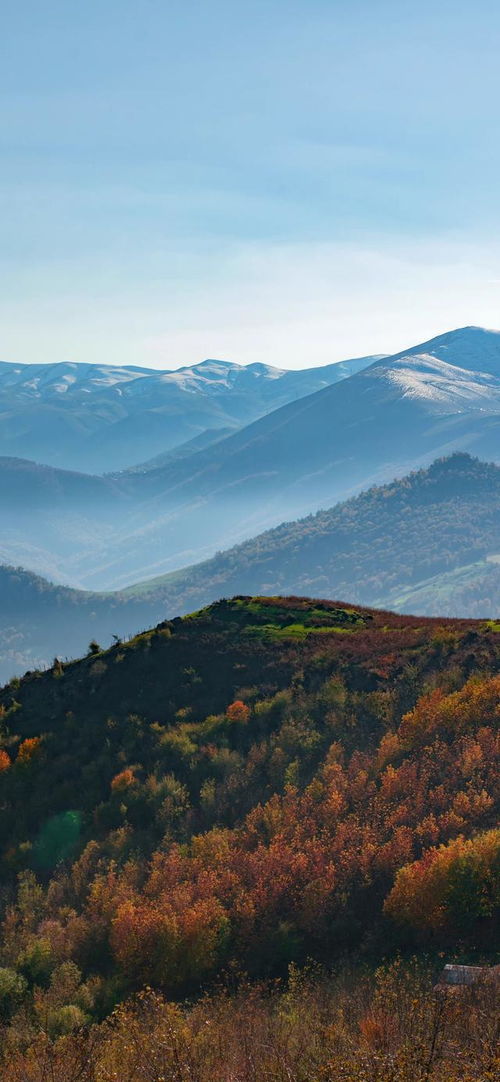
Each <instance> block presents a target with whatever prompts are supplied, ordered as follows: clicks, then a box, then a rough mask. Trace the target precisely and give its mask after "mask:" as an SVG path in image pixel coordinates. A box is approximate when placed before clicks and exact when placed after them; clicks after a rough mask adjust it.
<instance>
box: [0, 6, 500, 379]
mask: <svg viewBox="0 0 500 1082" xmlns="http://www.w3.org/2000/svg"><path fill="white" fill-rule="evenodd" d="M436 9H437V10H436ZM499 55H500V5H498V3H497V0H491V2H490V0H476V3H475V4H471V3H470V0H468V2H467V3H463V2H462V0H455V2H454V3H451V2H448V0H439V2H438V3H436V0H434V2H433V3H429V2H428V0H421V2H420V3H418V4H416V3H409V2H407V0H398V2H393V0H370V2H367V0H341V2H339V0H328V2H326V0H308V2H303V3H300V4H299V3H296V2H295V0H267V3H261V2H260V0H253V2H252V3H247V2H246V0H240V2H233V3H227V2H226V0H212V2H210V0H205V2H204V3H201V2H199V3H194V2H192V0H183V2H182V3H180V2H177V0H86V2H85V3H84V4H79V5H71V4H68V2H67V0H64V2H60V0H57V2H54V0H45V2H44V3H43V4H41V3H40V2H39V0H19V2H17V3H13V2H12V0H6V4H5V6H4V8H3V12H2V33H1V44H0V88H1V110H0V201H1V202H0V208H1V209H0V328H1V334H0V357H1V358H2V359H5V360H16V361H56V360H63V359H65V360H67V359H72V360H80V361H108V362H114V363H135V364H145V365H155V366H158V367H163V366H165V367H170V366H176V365H178V364H186V363H194V362H196V361H198V360H201V359H202V358H203V357H206V356H216V357H225V358H228V359H233V360H238V361H242V362H246V361H255V360H263V361H268V362H271V363H276V364H280V365H283V366H287V367H301V366H308V365H312V364H323V363H327V362H329V361H332V360H337V359H340V358H342V357H345V356H353V355H358V354H362V353H367V352H377V351H391V350H396V349H400V348H403V347H404V346H405V345H408V344H411V343H413V342H415V341H418V340H422V339H425V338H427V337H430V335H431V334H434V333H439V332H441V331H443V330H446V329H449V328H450V327H452V326H458V325H462V324H466V323H481V324H484V325H486V326H493V327H495V326H496V327H499V326H500V201H499V197H498V178H499V176H500V108H499V102H500V65H499V63H498V56H499Z"/></svg>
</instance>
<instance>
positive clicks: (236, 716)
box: [226, 699, 250, 722]
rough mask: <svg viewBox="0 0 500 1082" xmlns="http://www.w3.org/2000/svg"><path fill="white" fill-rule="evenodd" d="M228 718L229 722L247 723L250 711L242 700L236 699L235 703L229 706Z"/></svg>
mask: <svg viewBox="0 0 500 1082" xmlns="http://www.w3.org/2000/svg"><path fill="white" fill-rule="evenodd" d="M226 717H227V718H228V719H229V721H240V722H246V721H248V719H249V717H250V709H249V707H248V706H247V705H246V703H244V702H242V701H241V699H235V701H234V703H231V706H228V708H227V710H226Z"/></svg>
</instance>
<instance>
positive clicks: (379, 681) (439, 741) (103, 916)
mask: <svg viewBox="0 0 500 1082" xmlns="http://www.w3.org/2000/svg"><path fill="white" fill-rule="evenodd" d="M499 665H500V637H499V634H498V628H497V625H496V624H484V623H483V624H481V623H479V622H474V621H470V620H468V621H449V620H426V619H423V618H418V619H416V618H411V617H405V616H398V615H392V614H390V613H388V612H377V611H374V610H368V609H363V608H359V607H356V606H353V605H346V604H342V603H340V602H324V601H309V600H304V599H296V598H259V597H254V598H249V597H240V598H235V599H233V600H231V601H226V602H221V603H219V604H217V605H214V606H211V607H210V608H208V609H205V610H203V611H201V612H199V613H196V614H194V615H193V616H191V617H186V618H184V619H178V620H173V621H170V622H163V623H162V624H160V625H158V627H157V628H155V629H153V630H152V631H149V632H147V633H145V634H143V635H141V636H138V637H137V638H136V639H134V640H132V641H131V642H130V643H128V644H126V645H123V644H118V645H115V646H114V647H113V648H111V649H110V650H108V651H106V652H100V653H98V652H96V653H94V654H93V655H92V656H89V657H87V658H85V659H83V660H82V661H78V662H74V663H71V664H68V665H63V666H61V665H57V666H55V668H54V669H53V670H51V671H49V672H47V673H45V674H42V675H41V674H31V675H30V676H27V677H26V678H25V679H23V680H22V681H20V682H16V684H15V685H13V686H11V687H7V688H5V689H4V690H3V692H2V693H1V694H0V703H1V706H2V748H1V750H0V763H1V770H0V801H1V805H2V819H1V823H0V853H1V862H2V865H1V867H2V882H3V885H4V888H3V889H4V894H3V899H4V904H5V902H7V903H9V908H8V911H7V913H6V916H5V920H4V923H3V926H2V932H1V937H0V959H1V966H2V967H3V968H0V974H2V981H3V984H2V986H1V987H2V988H3V989H4V991H3V995H4V1000H3V1009H4V1018H5V1019H7V1021H9V1019H10V1029H9V1030H8V1031H7V1035H6V1042H7V1043H6V1044H5V1048H6V1049H7V1050H8V1048H9V1041H10V1040H12V1041H14V1042H16V1041H18V1040H19V1036H18V1035H19V1033H20V1032H21V1033H24V1034H26V1033H27V1032H29V1034H30V1037H29V1039H30V1040H34V1039H35V1038H36V1034H37V1032H38V1031H40V1030H42V1031H45V1032H48V1033H49V1035H52V1036H54V1035H56V1036H57V1034H61V1033H66V1034H67V1033H71V1031H72V1030H75V1029H77V1028H78V1027H79V1026H80V1025H81V1024H82V1023H83V1022H85V1020H87V1021H88V1020H90V1019H92V1018H95V1017H102V1015H103V1014H106V1013H107V1012H109V1010H110V1009H112V1007H113V1005H114V1004H115V1003H116V1002H117V1001H119V1000H121V999H123V997H125V996H127V995H128V994H130V993H131V992H133V991H134V990H137V989H140V988H141V987H143V986H144V985H148V986H149V987H150V988H155V989H157V990H160V991H163V992H164V993H165V994H166V995H167V996H170V997H172V996H175V997H182V996H185V995H188V996H190V997H191V1000H192V998H193V996H195V995H196V993H197V991H198V990H199V989H200V988H202V987H205V988H206V987H207V985H208V986H209V985H210V982H211V981H212V980H213V979H214V978H215V977H217V975H218V974H220V973H221V971H222V970H223V969H226V971H227V969H228V967H229V973H233V974H237V973H238V972H240V971H241V969H243V970H246V972H247V973H249V974H250V975H251V976H253V977H262V976H277V975H279V974H282V973H284V972H286V969H287V967H288V965H289V964H290V963H291V962H295V963H298V964H301V963H303V962H305V960H306V959H308V958H309V959H314V958H320V959H321V960H322V962H323V963H327V964H328V963H333V962H335V960H336V959H338V958H339V956H340V955H341V954H342V953H343V952H344V951H345V950H346V949H347V950H349V951H350V952H351V954H353V955H356V954H358V955H359V952H360V951H361V952H362V955H363V956H364V958H365V959H366V958H367V957H369V958H371V959H372V960H374V959H376V958H380V956H381V955H384V956H386V957H387V955H388V953H390V952H394V951H396V950H403V951H405V950H408V949H410V950H411V949H415V946H418V948H419V949H420V950H422V949H428V948H429V947H432V949H433V950H443V949H445V950H446V951H447V952H448V953H449V952H451V951H455V952H457V951H458V952H460V951H462V952H463V951H466V952H467V954H466V957H468V958H469V959H470V958H474V957H483V958H485V957H486V958H492V957H494V951H495V950H496V948H497V947H498V942H497V934H498V921H497V915H498V913H497V906H498V884H497V880H496V878H495V877H496V876H497V875H498V844H499V840H498V831H495V829H494V828H495V825H496V822H497V818H498V777H499V770H498V758H497V754H498V751H497V749H496V738H497V729H498V716H497V715H498V697H499V693H500V684H499V681H500V676H499V675H498V673H499ZM495 869H496V870H495ZM18 877H19V878H18ZM16 883H17V884H18V886H17V888H16ZM464 885H465V887H466V889H465V887H464ZM16 889H17V894H16ZM412 994H413V993H412ZM150 1021H151V1015H150ZM27 1025H28V1027H30V1028H29V1030H28V1031H27V1029H26V1027H27ZM42 1047H43V1045H42ZM64 1047H65V1046H64V1044H63V1046H61V1049H62V1050H63V1049H64ZM16 1048H18V1046H16ZM19 1077H23V1076H22V1075H19ZM26 1077H29V1078H31V1077H38V1076H34V1075H33V1076H31V1075H27V1076H26ZM83 1077H87V1076H83ZM100 1077H101V1076H100ZM102 1077H105V1076H104V1075H103V1076H102ZM151 1077H153V1075H151ZM174 1077H175V1076H174ZM353 1077H354V1076H353ZM358 1077H359V1075H358ZM401 1077H403V1076H401ZM404 1077H405V1078H406V1077H407V1076H406V1075H405V1076H404Z"/></svg>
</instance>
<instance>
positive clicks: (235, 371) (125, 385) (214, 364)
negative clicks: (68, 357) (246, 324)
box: [0, 357, 375, 473]
mask: <svg viewBox="0 0 500 1082" xmlns="http://www.w3.org/2000/svg"><path fill="white" fill-rule="evenodd" d="M373 360H375V358H374V357H363V358H356V359H353V360H351V361H343V362H340V363H339V364H332V365H326V366H324V367H321V368H313V369H305V370H304V371H298V372H297V371H296V372H288V371H286V370H285V369H280V368H273V367H272V366H271V365H266V364H250V365H247V366H244V365H239V364H234V363H232V362H229V361H216V360H207V361H202V363H201V364H197V365H192V366H190V367H186V368H180V369H177V370H175V371H161V370H158V369H154V368H139V367H134V366H128V367H120V366H118V365H94V364H74V363H69V362H67V363H60V364H9V363H7V362H3V363H0V417H1V421H2V424H1V430H0V455H4V456H6V457H22V458H31V459H35V460H36V461H41V462H45V463H48V464H49V465H53V466H54V465H55V466H60V467H63V468H68V467H69V468H70V469H76V470H80V471H84V472H94V473H103V472H105V471H110V470H120V469H124V468H126V467H129V466H134V465H135V464H136V463H138V462H142V461H143V460H147V459H150V458H152V457H153V456H155V455H158V454H160V455H161V454H163V453H165V452H166V451H168V450H170V449H172V448H173V447H175V446H177V445H178V444H181V443H183V442H185V441H188V440H191V439H193V438H194V437H196V436H198V435H201V434H202V433H203V432H204V431H205V430H206V429H211V428H219V429H224V428H228V427H229V428H234V427H239V426H240V425H244V424H248V423H249V422H250V421H253V420H254V419H255V418H256V417H260V416H262V415H263V414H265V413H268V412H269V411H270V410H273V409H276V408H277V407H278V406H281V405H283V404H284V403H285V402H290V401H292V400H293V399H294V398H300V397H301V396H302V395H304V394H310V393H311V392H312V391H316V390H319V389H320V388H321V387H326V386H328V385H329V384H330V383H335V382H336V381H337V380H339V379H344V378H345V377H346V376H348V375H350V374H351V373H352V372H356V371H358V370H359V369H360V368H362V367H363V366H364V365H366V364H370V363H371V362H372V361H373Z"/></svg>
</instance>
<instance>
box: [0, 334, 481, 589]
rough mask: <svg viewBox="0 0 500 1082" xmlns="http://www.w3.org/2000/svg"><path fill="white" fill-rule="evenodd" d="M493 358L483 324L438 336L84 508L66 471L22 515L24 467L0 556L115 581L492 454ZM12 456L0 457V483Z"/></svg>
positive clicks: (57, 575)
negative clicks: (442, 464)
mask: <svg viewBox="0 0 500 1082" xmlns="http://www.w3.org/2000/svg"><path fill="white" fill-rule="evenodd" d="M499 356H500V334H498V333H496V332H493V331H483V330H481V329H480V328H474V327H472V328H465V329H463V330H460V331H452V332H449V333H448V334H446V335H442V336H440V337H439V338H437V339H435V340H433V342H429V343H424V344H423V345H420V346H415V347H414V348H413V349H410V350H407V351H406V352H405V353H404V355H399V354H398V355H397V356H396V357H392V358H390V357H389V358H384V359H382V360H378V361H376V362H375V363H374V364H372V365H370V366H368V367H366V368H364V369H363V370H362V371H359V372H357V373H355V374H354V375H351V376H350V377H349V378H347V379H343V380H341V381H340V382H338V383H336V384H335V385H333V386H328V387H326V388H324V389H322V390H320V391H317V392H315V393H314V394H310V395H307V396H305V397H301V398H300V399H298V400H296V401H293V402H291V403H289V404H287V405H284V406H281V407H280V408H278V409H273V410H272V412H270V413H269V412H268V413H267V414H266V416H264V417H261V418H260V419H259V420H256V421H254V422H252V423H251V424H247V425H244V426H243V427H240V428H239V429H238V430H237V431H234V432H232V434H230V435H229V436H226V437H225V438H223V439H220V440H216V441H215V442H212V443H210V444H209V445H208V446H205V447H204V448H202V449H201V450H198V451H194V453H189V451H188V452H187V453H186V448H185V449H184V452H181V453H180V455H179V456H176V457H175V458H167V460H166V461H165V459H164V458H160V463H162V464H160V465H156V467H155V465H154V463H153V464H151V463H150V466H151V467H152V468H149V467H147V463H146V467H147V468H145V469H141V470H140V471H134V470H132V471H122V472H121V473H118V474H116V473H115V474H114V475H113V476H107V477H106V478H105V480H106V483H107V485H108V490H107V492H108V498H107V499H106V500H105V501H104V502H103V501H100V502H99V501H98V500H96V501H94V502H95V507H94V504H93V502H92V499H90V500H89V499H87V493H90V492H91V489H92V485H93V484H95V482H96V481H102V480H103V479H102V478H97V479H96V478H91V479H88V483H87V489H86V490H85V492H83V487H84V486H83V481H82V480H81V475H75V477H78V478H79V480H78V481H75V485H74V495H73V496H71V497H70V498H69V499H68V506H62V505H61V501H60V499H59V497H58V494H57V484H54V485H51V486H45V485H42V484H41V485H40V492H39V495H37V499H36V501H35V507H34V511H33V512H32V513H31V514H27V513H26V512H27V505H28V503H29V502H30V493H31V491H32V488H33V484H32V480H31V479H30V477H29V467H28V465H25V473H26V476H25V477H24V476H22V475H21V473H19V476H18V478H17V481H18V488H17V494H16V499H15V501H14V502H13V504H12V505H10V504H9V502H7V506H6V523H5V529H4V533H3V536H2V539H1V544H0V560H1V561H2V563H5V564H11V565H14V566H18V565H22V566H25V567H30V568H31V569H32V570H33V571H35V572H36V573H38V574H42V575H45V576H46V577H49V578H54V579H56V580H57V581H59V582H61V581H64V582H66V583H68V584H70V585H72V586H75V587H85V588H87V589H92V590H103V589H104V590H109V589H123V588H124V587H126V586H128V585H129V584H130V582H133V581H137V580H139V579H143V578H147V577H153V576H157V575H161V574H166V573H168V572H170V571H175V570H177V569H179V568H181V567H186V566H187V565H189V564H193V563H197V562H199V561H200V560H204V559H207V558H210V557H211V556H213V554H214V552H216V551H217V550H220V549H221V548H224V549H226V548H229V547H230V546H231V545H234V544H237V543H238V542H240V541H244V540H246V539H247V538H249V537H254V536H255V535H256V534H258V533H260V532H262V530H265V529H267V528H270V527H272V526H275V525H278V524H279V523H280V522H283V521H286V520H290V519H295V518H298V517H300V516H303V515H305V514H308V513H310V512H314V511H316V510H317V509H318V508H319V507H330V506H332V505H333V504H334V503H336V502H337V501H338V500H340V499H346V498H347V497H349V496H351V495H354V494H355V493H356V492H358V491H360V490H361V489H363V488H366V487H368V486H369V485H372V484H380V483H384V482H386V481H391V480H392V479H393V478H394V477H395V476H402V475H404V474H405V473H407V472H408V471H409V470H411V469H415V468H416V467H420V466H426V465H428V464H429V463H430V462H432V461H433V460H434V459H435V458H436V457H441V456H443V455H449V454H450V453H453V452H454V451H456V450H460V451H469V452H472V453H474V454H477V455H480V456H482V457H483V458H485V459H487V460H497V459H498V454H499V452H498V448H499V446H500V441H499V431H500V429H499V426H500V377H499V376H498V374H497V370H498V363H499V362H498V357H499ZM464 362H466V363H467V364H470V365H471V366H472V367H471V368H467V369H466V368H463V367H462V364H463V363H464ZM488 366H489V367H488ZM245 372H246V373H247V376H246V377H245V378H250V377H249V375H248V369H245ZM289 375H290V380H291V379H292V376H293V377H294V378H295V376H296V375H297V374H296V373H290V374H289ZM299 375H300V374H299ZM242 378H243V377H242ZM283 379H285V377H283ZM274 382H276V381H274ZM277 382H278V384H279V383H280V379H278V380H277ZM273 386H274V384H273ZM193 393H194V392H193ZM242 393H243V392H242ZM246 394H247V392H246V391H245V394H244V397H245V396H246ZM203 438H205V437H203ZM188 442H189V441H188ZM191 447H192V450H194V449H193V445H191ZM111 460H112V456H110V462H111ZM11 462H12V460H7V461H6V460H5V459H4V460H1V459H0V489H1V488H2V484H3V482H2V479H1V478H2V473H3V472H4V470H5V471H6V472H7V474H9V472H10V470H11V466H10V463H11ZM55 472H56V473H57V471H55ZM65 477H66V474H65ZM35 481H36V477H35ZM54 482H56V478H54ZM61 483H62V482H61ZM3 487H4V488H5V487H6V486H5V484H3ZM80 493H81V498H80V495H79V494H80ZM79 500H80V503H79V502H78V501H79Z"/></svg>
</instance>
